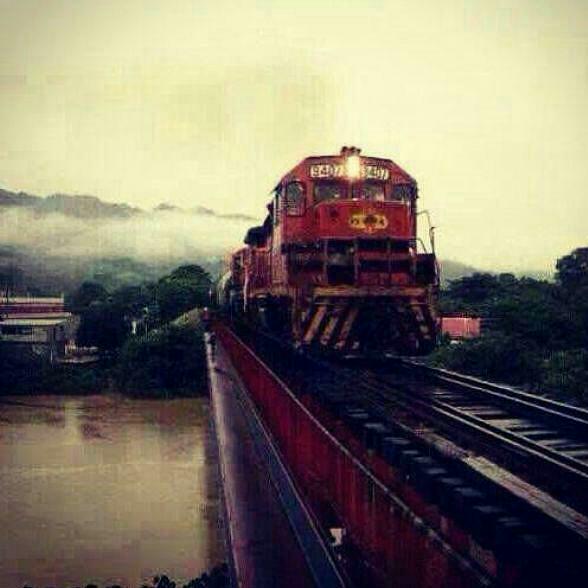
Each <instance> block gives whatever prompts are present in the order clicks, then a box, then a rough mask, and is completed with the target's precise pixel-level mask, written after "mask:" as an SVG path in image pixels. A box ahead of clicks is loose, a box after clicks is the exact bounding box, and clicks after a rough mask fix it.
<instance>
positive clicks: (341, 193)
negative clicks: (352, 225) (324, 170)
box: [314, 180, 400, 204]
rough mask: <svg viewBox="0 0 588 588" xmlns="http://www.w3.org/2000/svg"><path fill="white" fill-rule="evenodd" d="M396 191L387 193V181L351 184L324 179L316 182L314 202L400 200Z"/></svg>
mask: <svg viewBox="0 0 588 588" xmlns="http://www.w3.org/2000/svg"><path fill="white" fill-rule="evenodd" d="M399 199H400V198H398V197H397V195H395V194H394V193H392V194H390V193H389V194H387V193H386V184H385V182H374V181H365V182H359V183H356V184H354V185H353V187H352V188H351V189H350V186H349V184H348V183H346V182H338V181H334V180H323V181H320V182H315V183H314V203H315V204H319V203H320V202H325V201H327V200H371V201H380V202H383V201H384V200H399Z"/></svg>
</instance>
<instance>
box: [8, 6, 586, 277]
mask: <svg viewBox="0 0 588 588" xmlns="http://www.w3.org/2000/svg"><path fill="white" fill-rule="evenodd" d="M349 144H353V145H357V146H359V147H361V148H362V149H363V152H364V153H365V154H370V155H376V156H381V157H390V158H392V159H394V160H395V161H396V162H397V163H399V164H400V165H401V166H403V167H404V168H405V169H406V170H407V171H408V172H409V173H410V174H411V175H412V176H413V177H415V178H416V179H417V181H418V182H419V186H420V194H421V200H420V206H421V207H422V208H427V209H429V210H430V211H431V213H432V215H433V218H434V221H435V224H436V225H437V226H438V232H437V245H438V253H439V255H440V257H444V258H451V259H456V260H459V261H463V262H467V263H471V264H473V265H475V266H478V267H482V268H488V269H498V270H502V269H519V268H535V269H550V268H551V266H552V264H553V262H554V261H555V259H556V258H557V257H558V256H561V255H563V254H565V253H567V252H568V251H570V250H571V249H572V248H574V247H578V246H582V245H588V230H587V226H586V224H587V222H588V201H587V193H586V186H587V184H588V164H587V161H586V160H587V154H588V2H587V1H586V0H568V1H565V0H511V1H505V0H479V1H472V0H461V1H458V0H443V1H438V0H428V1H427V0H423V1H421V2H419V1H416V0H412V1H406V2H404V1H395V0H394V1H393V0H390V1H384V0H380V1H378V0H339V1H327V0H312V1H303V0H271V1H270V0H258V1H256V2H255V1H250V0H249V1H230V2H229V1H225V0H214V1H208V0H167V1H165V2H164V1H162V0H99V1H98V0H70V1H66V0H14V1H11V0H0V187H4V188H7V189H11V190H17V191H18V190H24V191H29V192H32V193H36V194H41V195H44V194H49V193H54V192H66V193H85V194H94V195H97V196H99V197H100V198H102V199H104V200H108V201H124V202H128V203H129V204H132V205H137V206H141V207H145V208H148V207H151V206H154V205H156V204H158V203H159V202H162V201H167V202H172V203H174V204H177V205H179V206H184V207H190V206H198V205H200V206H208V207H211V208H215V209H217V210H219V211H231V212H244V213H247V214H253V215H258V216H262V214H263V211H264V207H265V204H266V201H267V199H268V193H269V191H270V190H271V188H272V187H273V185H274V184H275V182H276V180H277V179H279V177H280V176H281V175H282V174H283V173H285V172H286V171H287V170H288V169H289V168H291V167H293V166H294V165H295V164H296V163H297V162H298V161H299V160H300V159H302V158H303V157H306V156H307V155H311V154H329V153H336V152H338V151H339V148H340V147H341V146H342V145H349ZM0 241H1V235H0ZM236 244H238V243H236Z"/></svg>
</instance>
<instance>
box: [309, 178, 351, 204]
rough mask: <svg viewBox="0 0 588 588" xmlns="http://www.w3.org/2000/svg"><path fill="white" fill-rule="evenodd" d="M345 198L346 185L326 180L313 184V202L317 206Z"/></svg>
mask: <svg viewBox="0 0 588 588" xmlns="http://www.w3.org/2000/svg"><path fill="white" fill-rule="evenodd" d="M346 197H347V185H346V184H344V183H343V182H335V181H332V180H327V181H323V182H315V184H314V202H315V204H319V203H320V202H324V201H325V200H342V199H344V198H346Z"/></svg>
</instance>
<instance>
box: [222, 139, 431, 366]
mask: <svg viewBox="0 0 588 588" xmlns="http://www.w3.org/2000/svg"><path fill="white" fill-rule="evenodd" d="M416 201H417V184H416V182H415V180H414V179H413V178H412V177H411V176H409V175H408V174H407V173H406V172H405V171H404V170H403V169H401V168H400V167H399V166H398V165H396V164H395V163H394V162H393V161H391V160H389V159H380V158H375V157H364V156H361V155H360V150H359V149H356V148H354V147H350V148H347V147H344V148H343V149H342V150H341V153H340V155H336V156H321V157H307V158H306V159H304V160H303V161H302V162H301V163H300V164H298V165H297V166H296V167H295V168H294V169H293V170H291V171H290V172H289V173H287V174H286V175H285V176H284V177H283V178H282V179H281V180H280V182H279V184H278V185H277V186H276V188H275V190H274V193H273V199H272V201H271V202H270V204H269V205H268V210H269V214H268V216H267V218H266V219H265V221H264V223H263V224H262V225H261V226H258V227H254V228H251V229H249V231H248V233H247V235H246V237H245V244H246V247H243V248H242V249H240V250H238V251H236V252H235V253H234V254H233V255H232V257H231V260H230V271H229V273H228V274H227V275H226V276H224V277H223V278H222V280H221V283H220V292H221V298H222V299H223V301H224V304H226V305H227V306H228V307H229V309H230V312H231V313H237V314H240V315H245V316H246V317H247V318H248V319H250V320H252V321H255V322H257V323H258V324H260V325H261V326H262V327H263V328H264V329H267V330H270V331H273V332H275V333H279V334H280V336H284V337H288V338H289V339H290V340H291V341H292V343H293V344H294V345H296V346H316V347H320V348H322V349H325V350H331V351H335V352H337V353H339V354H343V355H345V354H354V355H355V354H357V355H360V354H374V353H376V354H382V353H385V352H395V353H400V354H409V355H416V354H424V353H428V352H429V351H430V350H431V349H432V348H433V347H434V345H435V342H436V339H437V331H438V319H437V314H436V300H437V292H438V286H439V274H438V267H437V262H436V258H435V254H434V251H433V252H432V253H427V252H420V251H417V250H418V249H419V247H418V245H419V244H420V245H421V246H422V243H421V242H420V240H419V239H418V238H417V233H416V228H417V207H416ZM430 235H431V247H433V242H432V241H433V240H432V233H430ZM421 249H424V246H422V247H421Z"/></svg>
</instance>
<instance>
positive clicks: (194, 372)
mask: <svg viewBox="0 0 588 588" xmlns="http://www.w3.org/2000/svg"><path fill="white" fill-rule="evenodd" d="M204 358H205V354H204V342H203V337H202V328H201V326H200V325H199V326H198V327H196V328H195V327H193V326H190V327H178V326H175V325H168V326H165V327H163V328H161V329H157V330H154V331H152V332H151V333H149V334H147V335H145V336H142V337H134V338H132V339H129V340H128V341H127V342H126V344H125V345H124V347H123V348H122V350H121V352H120V357H119V364H118V368H117V372H116V382H117V385H118V387H119V389H120V390H121V391H123V392H127V393H131V394H135V395H138V396H167V395H169V394H182V393H194V392H195V391H196V392H202V390H204V389H205V386H206V365H205V359H204Z"/></svg>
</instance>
